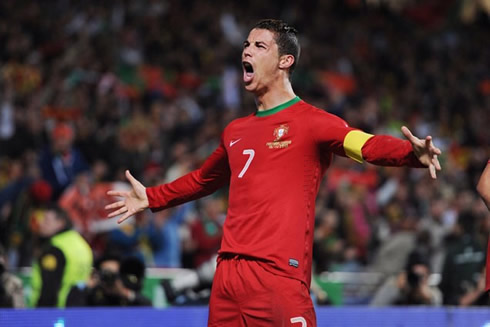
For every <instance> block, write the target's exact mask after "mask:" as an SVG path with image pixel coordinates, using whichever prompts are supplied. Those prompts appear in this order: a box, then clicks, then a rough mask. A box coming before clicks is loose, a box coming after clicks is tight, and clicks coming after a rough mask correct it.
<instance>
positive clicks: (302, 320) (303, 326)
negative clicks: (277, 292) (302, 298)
mask: <svg viewBox="0 0 490 327" xmlns="http://www.w3.org/2000/svg"><path fill="white" fill-rule="evenodd" d="M291 323H292V324H296V323H301V327H306V319H305V318H303V317H294V318H291Z"/></svg>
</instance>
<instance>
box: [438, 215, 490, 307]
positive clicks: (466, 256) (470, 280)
mask: <svg viewBox="0 0 490 327" xmlns="http://www.w3.org/2000/svg"><path fill="white" fill-rule="evenodd" d="M478 219H479V217H478V216H476V215H475V214H474V213H473V212H471V211H465V212H462V213H461V214H460V215H459V216H458V222H457V225H456V230H455V237H454V239H452V240H451V243H450V244H448V250H447V254H446V258H445V260H444V265H443V270H442V279H441V283H440V285H439V287H440V289H441V291H442V293H443V297H444V301H443V303H444V304H446V305H462V306H463V305H473V304H478V303H479V302H480V303H481V299H480V297H481V296H483V294H484V291H485V281H484V275H483V274H482V272H483V268H484V265H485V249H484V247H483V244H482V242H481V240H480V239H478V238H477V237H476V226H477V223H478V222H477V220H478ZM475 293H476V294H477V295H475Z"/></svg>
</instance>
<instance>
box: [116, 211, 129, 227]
mask: <svg viewBox="0 0 490 327" xmlns="http://www.w3.org/2000/svg"><path fill="white" fill-rule="evenodd" d="M132 215H133V214H132V213H130V212H129V211H128V212H126V213H125V214H124V215H123V216H122V217H121V218H119V219H118V220H117V223H118V224H120V223H122V222H124V221H125V220H126V219H128V218H129V217H131V216H132Z"/></svg>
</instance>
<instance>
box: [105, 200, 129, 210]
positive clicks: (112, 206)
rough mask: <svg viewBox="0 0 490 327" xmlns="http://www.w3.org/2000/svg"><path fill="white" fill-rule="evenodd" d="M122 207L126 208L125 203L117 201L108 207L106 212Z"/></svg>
mask: <svg viewBox="0 0 490 327" xmlns="http://www.w3.org/2000/svg"><path fill="white" fill-rule="evenodd" d="M122 206H124V201H117V202H113V203H111V204H108V205H106V206H105V207H104V208H105V209H106V210H109V209H118V208H121V207H122Z"/></svg>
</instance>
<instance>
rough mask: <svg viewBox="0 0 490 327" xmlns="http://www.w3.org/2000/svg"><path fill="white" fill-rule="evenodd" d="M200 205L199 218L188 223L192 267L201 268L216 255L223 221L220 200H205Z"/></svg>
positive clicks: (221, 234)
mask: <svg viewBox="0 0 490 327" xmlns="http://www.w3.org/2000/svg"><path fill="white" fill-rule="evenodd" d="M200 203H201V205H202V208H201V209H200V210H199V217H198V218H197V219H195V220H194V221H193V222H191V223H190V230H191V239H192V241H193V251H192V256H193V258H194V260H193V261H194V262H193V266H194V267H199V266H201V265H202V264H203V263H204V262H206V261H208V260H209V259H211V258H212V257H214V256H215V255H216V253H218V250H219V248H220V245H221V237H222V236H223V222H224V220H225V214H224V210H223V202H222V201H221V199H220V198H212V197H211V198H205V199H203V200H201V201H200Z"/></svg>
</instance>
